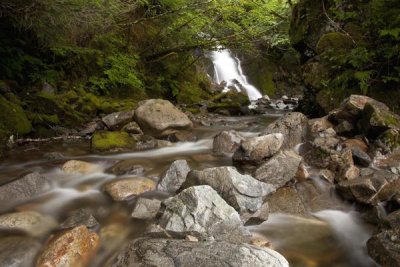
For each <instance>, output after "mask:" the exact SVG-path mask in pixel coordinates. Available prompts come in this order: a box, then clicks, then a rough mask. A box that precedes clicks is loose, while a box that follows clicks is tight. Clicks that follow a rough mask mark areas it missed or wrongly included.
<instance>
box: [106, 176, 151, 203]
mask: <svg viewBox="0 0 400 267" xmlns="http://www.w3.org/2000/svg"><path fill="white" fill-rule="evenodd" d="M155 188H156V183H155V182H154V181H153V180H151V179H148V178H127V179H121V180H114V181H111V182H109V183H107V184H105V185H104V186H103V190H104V191H105V192H106V193H107V194H108V195H109V196H110V197H111V198H112V199H113V200H114V201H124V200H127V199H129V198H131V197H134V196H137V195H140V194H142V193H144V192H148V191H152V190H155Z"/></svg>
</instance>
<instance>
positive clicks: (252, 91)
mask: <svg viewBox="0 0 400 267" xmlns="http://www.w3.org/2000/svg"><path fill="white" fill-rule="evenodd" d="M211 59H212V61H213V64H214V72H215V77H214V78H215V82H216V83H217V84H221V82H223V81H225V82H226V85H225V89H224V91H229V90H230V87H233V88H235V89H236V90H237V91H238V92H240V91H242V90H244V91H245V92H244V93H246V94H247V95H248V97H249V99H250V101H254V100H257V99H259V98H261V97H262V95H261V93H260V92H259V91H258V90H257V88H256V87H254V86H253V85H251V84H250V83H249V82H248V81H247V77H246V76H245V75H244V74H243V71H242V67H241V65H240V60H239V59H238V58H237V57H233V56H232V54H231V52H230V51H229V50H228V49H223V50H220V51H212V52H211Z"/></svg>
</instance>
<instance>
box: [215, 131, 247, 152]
mask: <svg viewBox="0 0 400 267" xmlns="http://www.w3.org/2000/svg"><path fill="white" fill-rule="evenodd" d="M243 140H244V138H243V136H241V135H240V134H239V133H237V132H236V131H234V130H231V131H222V132H221V133H219V134H217V135H216V136H215V137H214V141H213V152H214V153H215V154H217V155H222V154H224V153H233V152H235V151H236V149H237V148H238V147H239V146H240V143H241V142H242V141H243Z"/></svg>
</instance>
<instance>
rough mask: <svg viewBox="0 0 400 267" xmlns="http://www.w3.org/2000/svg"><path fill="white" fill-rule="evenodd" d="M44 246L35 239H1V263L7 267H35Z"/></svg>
mask: <svg viewBox="0 0 400 267" xmlns="http://www.w3.org/2000/svg"><path fill="white" fill-rule="evenodd" d="M41 247H42V245H41V244H40V242H38V241H36V240H35V239H33V238H29V237H22V236H9V237H3V238H0V263H1V266H7V267H30V266H34V262H35V257H36V254H37V253H38V252H39V250H40V248H41Z"/></svg>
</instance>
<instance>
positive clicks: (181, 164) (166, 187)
mask: <svg viewBox="0 0 400 267" xmlns="http://www.w3.org/2000/svg"><path fill="white" fill-rule="evenodd" d="M189 172H190V167H189V165H188V164H187V161H186V160H175V161H174V162H172V164H171V166H170V167H169V168H168V170H166V172H165V173H164V174H163V175H162V176H161V179H160V182H159V183H158V185H157V190H160V191H167V192H170V193H175V192H176V191H177V190H178V189H179V188H180V187H181V186H182V184H183V183H184V182H185V180H186V176H187V174H188V173H189Z"/></svg>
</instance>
